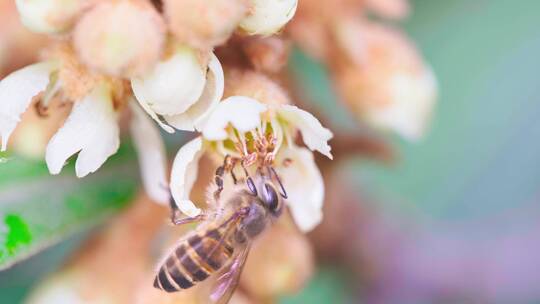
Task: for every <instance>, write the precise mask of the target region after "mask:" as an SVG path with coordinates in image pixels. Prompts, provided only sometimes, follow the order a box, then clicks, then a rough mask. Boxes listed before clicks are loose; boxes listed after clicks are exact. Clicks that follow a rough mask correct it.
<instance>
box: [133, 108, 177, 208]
mask: <svg viewBox="0 0 540 304" xmlns="http://www.w3.org/2000/svg"><path fill="white" fill-rule="evenodd" d="M129 104H130V107H131V110H132V113H133V117H132V119H131V124H130V130H131V137H132V138H133V141H134V144H135V148H136V149H137V155H138V158H139V166H140V167H141V168H140V169H141V178H142V181H143V184H144V188H145V189H146V192H147V193H148V196H149V197H150V198H151V199H152V200H154V201H156V202H158V203H162V204H166V203H167V202H168V201H169V192H168V191H167V177H166V155H165V145H164V143H163V139H162V138H161V135H160V134H159V129H157V128H156V126H155V125H154V124H153V123H152V120H150V119H149V118H148V116H147V115H146V114H145V113H144V111H143V110H141V108H139V106H137V105H136V104H135V103H134V102H131V101H130V103H129Z"/></svg>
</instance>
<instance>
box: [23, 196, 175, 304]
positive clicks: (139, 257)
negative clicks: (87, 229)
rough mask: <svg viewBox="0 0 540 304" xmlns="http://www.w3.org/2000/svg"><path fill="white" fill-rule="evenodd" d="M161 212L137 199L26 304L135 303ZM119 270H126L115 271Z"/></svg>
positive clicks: (149, 262) (148, 267)
mask: <svg viewBox="0 0 540 304" xmlns="http://www.w3.org/2000/svg"><path fill="white" fill-rule="evenodd" d="M166 211H167V210H166V209H165V208H163V207H162V206H159V205H157V204H155V203H153V202H151V201H149V200H148V199H147V198H146V197H142V196H141V197H139V198H138V199H137V201H136V202H134V204H133V205H132V206H131V207H130V208H129V209H128V210H126V211H125V212H124V213H122V214H121V215H120V216H119V217H117V218H115V219H114V221H113V222H112V223H111V224H110V225H108V226H107V227H106V228H105V229H104V230H103V231H101V232H99V234H98V235H96V236H94V237H92V238H91V239H90V240H89V241H88V242H86V244H85V245H84V246H83V247H82V248H81V249H80V250H79V251H78V253H77V254H76V255H75V256H74V257H73V258H72V259H71V261H70V262H69V263H68V264H67V265H66V266H64V267H63V268H62V269H61V270H60V271H59V272H57V273H55V274H53V275H52V276H50V277H48V278H46V279H45V280H44V281H43V282H42V283H41V284H39V285H38V286H37V288H36V289H35V290H34V291H33V292H32V295H31V296H30V299H29V301H28V303H31V304H49V303H50V304H52V303H134V302H135V301H134V298H135V293H136V292H135V291H136V290H137V288H138V287H139V285H140V282H142V281H144V280H145V279H146V278H147V276H148V275H149V272H150V270H151V268H152V260H153V259H152V257H151V255H150V252H151V246H152V244H153V242H154V237H155V234H156V232H157V231H158V230H159V229H160V228H161V227H162V225H163V220H164V219H165V218H166V214H167V213H166ZM122 265H124V266H126V267H124V268H122V269H121V270H119V268H118V267H121V266H122ZM150 286H152V285H151V284H150ZM152 288H153V287H152Z"/></svg>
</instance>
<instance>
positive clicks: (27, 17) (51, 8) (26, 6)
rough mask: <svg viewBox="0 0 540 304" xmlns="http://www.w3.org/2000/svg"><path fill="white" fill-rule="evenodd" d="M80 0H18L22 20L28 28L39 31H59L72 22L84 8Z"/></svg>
mask: <svg viewBox="0 0 540 304" xmlns="http://www.w3.org/2000/svg"><path fill="white" fill-rule="evenodd" d="M83 2H84V1H80V0H61V1H60V0H17V1H16V2H15V3H16V4H17V10H18V11H19V15H20V17H21V21H22V23H23V24H24V26H26V27H27V28H28V29H30V30H31V31H34V32H38V33H48V34H53V33H59V32H62V31H65V30H67V29H68V28H69V26H70V25H71V24H72V19H73V17H75V15H76V14H77V13H78V12H79V10H80V9H81V8H82V4H83Z"/></svg>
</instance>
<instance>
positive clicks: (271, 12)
mask: <svg viewBox="0 0 540 304" xmlns="http://www.w3.org/2000/svg"><path fill="white" fill-rule="evenodd" d="M251 5H252V7H251V10H250V14H249V15H248V16H247V17H246V18H244V20H242V22H241V23H240V27H241V28H242V29H244V30H245V31H247V32H248V33H250V34H261V35H271V34H274V33H276V32H277V31H279V30H280V29H281V28H282V27H283V26H284V25H285V24H287V22H289V20H291V19H292V17H293V16H294V13H295V12H296V7H297V5H298V0H251Z"/></svg>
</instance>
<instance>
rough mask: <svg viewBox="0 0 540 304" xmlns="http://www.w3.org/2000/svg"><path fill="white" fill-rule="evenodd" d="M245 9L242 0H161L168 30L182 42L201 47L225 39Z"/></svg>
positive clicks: (218, 43) (205, 47)
mask: <svg viewBox="0 0 540 304" xmlns="http://www.w3.org/2000/svg"><path fill="white" fill-rule="evenodd" d="M247 9H248V6H247V4H246V1H245V0H206V1H200V0H164V11H165V16H166V17H167V22H168V24H169V29H170V30H171V32H172V33H173V34H174V35H175V36H176V38H177V39H178V40H179V41H181V42H182V43H185V44H188V45H190V46H191V47H194V48H198V49H202V50H210V49H211V48H213V47H214V46H217V45H220V44H222V43H224V42H225V41H226V40H227V39H228V38H229V36H230V35H231V34H232V33H233V31H234V30H235V29H236V27H237V25H238V24H239V23H240V20H242V18H243V17H244V16H245V15H246V14H247Z"/></svg>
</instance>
